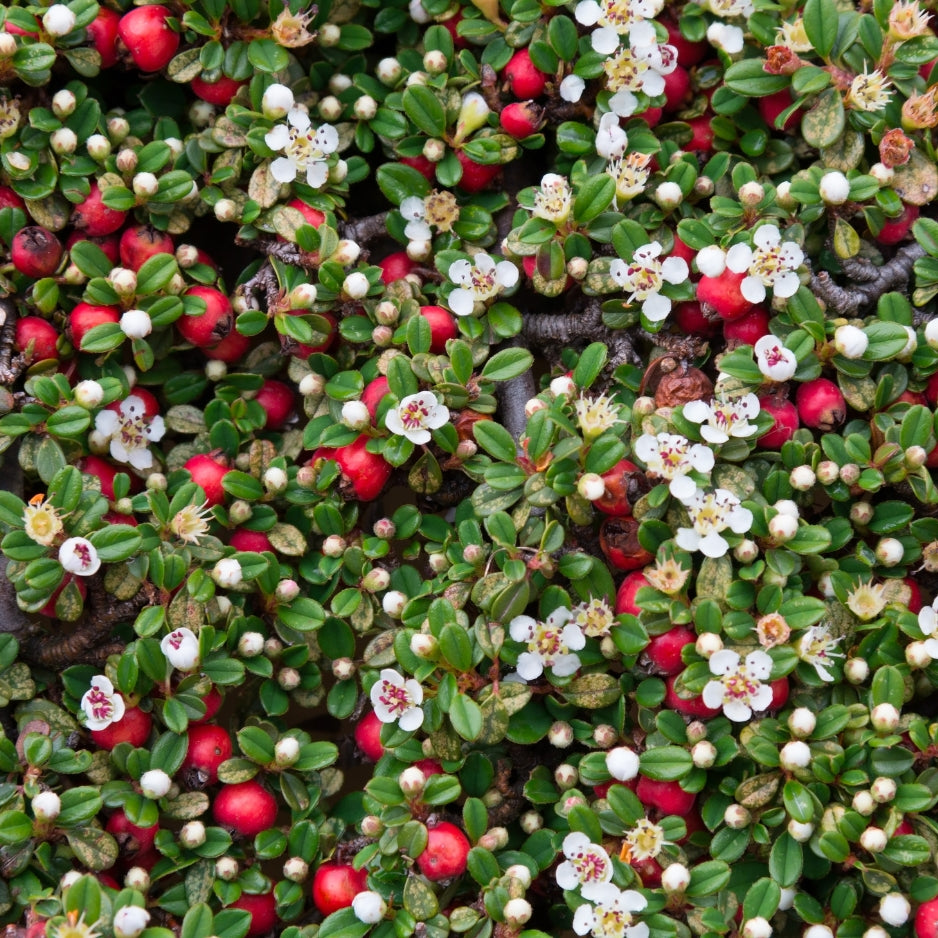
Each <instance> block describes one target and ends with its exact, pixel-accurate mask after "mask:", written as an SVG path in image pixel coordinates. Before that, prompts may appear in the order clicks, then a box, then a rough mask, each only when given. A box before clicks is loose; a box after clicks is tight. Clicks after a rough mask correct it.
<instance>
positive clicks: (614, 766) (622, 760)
mask: <svg viewBox="0 0 938 938" xmlns="http://www.w3.org/2000/svg"><path fill="white" fill-rule="evenodd" d="M638 766H639V760H638V754H637V753H636V752H635V751H634V750H632V749H629V747H628V746H617V747H616V748H615V749H610V750H609V752H607V753H606V770H607V771H608V772H609V774H610V775H611V776H612V777H613V778H614V779H616V781H619V782H628V781H630V780H631V779H633V778H635V776H636V775H638Z"/></svg>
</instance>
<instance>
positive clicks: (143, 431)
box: [94, 394, 166, 469]
mask: <svg viewBox="0 0 938 938" xmlns="http://www.w3.org/2000/svg"><path fill="white" fill-rule="evenodd" d="M94 428H95V430H96V431H97V432H98V433H100V434H101V435H102V436H103V437H105V438H106V439H109V440H110V452H111V457H112V458H113V459H116V460H117V461H118V462H125V463H129V464H130V465H131V466H132V467H133V468H134V469H149V468H150V467H151V466H152V465H153V454H152V453H151V452H150V450H149V445H150V443H156V442H158V441H159V440H161V439H163V434H164V433H166V424H165V423H164V421H163V418H162V417H161V416H159V414H157V415H156V416H155V417H148V416H147V409H146V405H145V404H144V401H143V398H141V397H138V396H137V395H136V394H131V395H130V396H129V397H126V398H124V400H122V401H121V402H120V407H119V408H118V410H117V411H113V410H102V411H101V412H100V413H99V414H98V416H97V417H95V419H94Z"/></svg>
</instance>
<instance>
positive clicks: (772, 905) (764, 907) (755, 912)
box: [743, 877, 782, 921]
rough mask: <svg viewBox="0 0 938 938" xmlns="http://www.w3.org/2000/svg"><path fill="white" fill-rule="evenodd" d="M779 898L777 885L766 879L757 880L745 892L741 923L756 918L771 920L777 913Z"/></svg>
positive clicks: (780, 893) (780, 892) (779, 890)
mask: <svg viewBox="0 0 938 938" xmlns="http://www.w3.org/2000/svg"><path fill="white" fill-rule="evenodd" d="M781 897H782V890H781V888H780V887H779V885H778V883H775V882H773V881H772V880H771V879H769V878H768V877H763V878H762V879H757V880H756V881H755V882H754V883H753V884H752V885H751V886H750V887H749V889H747V890H746V898H745V899H744V900H743V921H748V920H749V919H751V918H756V917H757V916H761V917H762V918H765V919H770V918H772V916H773V915H775V913H776V912H777V911H778V903H779V901H780V899H781Z"/></svg>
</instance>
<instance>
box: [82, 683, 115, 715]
mask: <svg viewBox="0 0 938 938" xmlns="http://www.w3.org/2000/svg"><path fill="white" fill-rule="evenodd" d="M87 702H88V704H89V705H90V706H91V715H92V717H93V718H94V719H95V720H107V719H109V718H110V717H111V716H112V715H113V713H114V702H113V701H112V700H111V698H110V697H109V696H108V695H107V694H105V693H104V691H103V690H101V688H100V687H95V686H93V687H92V688H91V690H90V691H89V693H88V697H87Z"/></svg>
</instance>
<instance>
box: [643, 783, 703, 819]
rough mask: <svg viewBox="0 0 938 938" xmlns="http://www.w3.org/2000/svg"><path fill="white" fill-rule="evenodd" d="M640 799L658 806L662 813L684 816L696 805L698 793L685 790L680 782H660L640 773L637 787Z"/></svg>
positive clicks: (644, 803)
mask: <svg viewBox="0 0 938 938" xmlns="http://www.w3.org/2000/svg"><path fill="white" fill-rule="evenodd" d="M635 794H636V795H637V796H638V800H639V801H640V802H641V803H642V804H643V805H647V806H648V807H649V808H656V809H657V810H658V812H659V813H660V814H662V815H665V814H677V815H679V816H683V815H685V814H687V813H689V812H690V811H691V810H692V808H693V807H694V802H695V801H696V800H697V795H695V794H694V792H692V791H684V789H683V788H681V786H680V784H679V783H678V782H659V781H656V780H655V779H653V778H647V777H646V776H644V775H640V776H639V779H638V785H637V786H636V788H635Z"/></svg>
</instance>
